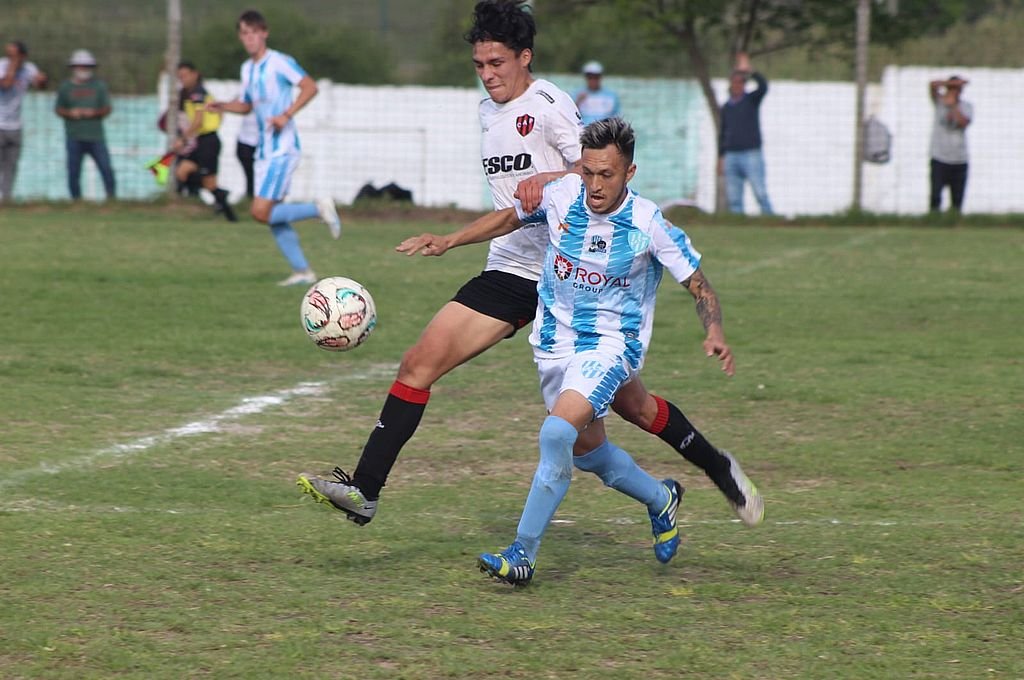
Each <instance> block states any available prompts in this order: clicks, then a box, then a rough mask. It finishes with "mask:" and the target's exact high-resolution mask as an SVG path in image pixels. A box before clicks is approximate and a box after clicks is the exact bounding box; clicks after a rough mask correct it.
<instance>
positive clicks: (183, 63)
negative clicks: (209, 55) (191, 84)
mask: <svg viewBox="0 0 1024 680" xmlns="http://www.w3.org/2000/svg"><path fill="white" fill-rule="evenodd" d="M178 68H187V69H188V70H189V71H198V70H199V69H197V68H196V65H195V64H193V63H192V62H191V61H188V60H187V59H186V60H184V61H179V62H178Z"/></svg>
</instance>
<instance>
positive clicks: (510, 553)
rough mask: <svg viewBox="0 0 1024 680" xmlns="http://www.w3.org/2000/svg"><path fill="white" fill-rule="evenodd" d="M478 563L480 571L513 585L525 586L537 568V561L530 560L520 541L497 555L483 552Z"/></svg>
mask: <svg viewBox="0 0 1024 680" xmlns="http://www.w3.org/2000/svg"><path fill="white" fill-rule="evenodd" d="M476 563H477V566H479V567H480V571H482V572H484V573H486V574H488V575H490V576H491V577H493V578H496V579H498V580H499V581H501V582H503V583H508V584H511V585H513V586H525V585H526V584H527V583H529V582H530V580H531V579H532V578H533V571H534V569H536V568H537V563H536V562H531V561H530V558H529V557H527V556H526V550H524V549H523V545H522V544H521V543H520V542H519V541H514V542H513V543H512V545H510V546H509V547H507V548H505V549H504V550H502V551H501V552H500V553H498V554H497V555H495V554H492V553H483V554H482V555H480V557H478V558H476Z"/></svg>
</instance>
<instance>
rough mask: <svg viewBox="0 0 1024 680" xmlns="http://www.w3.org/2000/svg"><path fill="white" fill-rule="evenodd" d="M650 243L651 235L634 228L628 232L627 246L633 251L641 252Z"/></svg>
mask: <svg viewBox="0 0 1024 680" xmlns="http://www.w3.org/2000/svg"><path fill="white" fill-rule="evenodd" d="M650 245H651V237H650V236H648V235H647V234H645V233H644V232H642V231H640V230H639V229H634V230H632V231H630V232H629V248H630V250H632V251H633V252H634V253H642V252H644V251H645V250H647V249H648V248H649V247H650Z"/></svg>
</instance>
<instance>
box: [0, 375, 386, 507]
mask: <svg viewBox="0 0 1024 680" xmlns="http://www.w3.org/2000/svg"><path fill="white" fill-rule="evenodd" d="M396 368H397V366H392V365H387V366H374V367H371V368H370V369H369V370H366V371H360V372H357V373H350V374H347V375H345V376H343V377H342V378H340V379H341V380H372V379H376V378H383V377H386V376H388V375H392V374H393V373H394V371H395V369H396ZM332 382H336V381H332ZM327 391H328V383H327V382H302V383H299V384H298V385H296V386H295V387H291V388H288V389H284V390H278V391H277V392H272V393H270V394H262V395H257V396H254V397H245V398H243V399H242V401H241V402H239V404H238V405H237V406H233V407H231V408H229V409H227V410H226V411H221V412H220V413H217V414H214V415H211V416H206V417H204V418H201V419H199V420H194V421H192V422H189V423H185V424H184V425H179V426H178V427H172V428H168V429H166V430H164V431H163V432H161V433H159V434H154V435H148V436H146V437H140V438H138V439H133V440H132V441H129V442H124V443H121V444H114V445H113V446H109V447H107V448H104V449H100V450H98V451H93V452H91V453H87V454H84V455H81V456H75V457H73V458H67V459H64V460H59V461H55V462H42V463H39V464H38V465H36V466H35V467H31V468H27V469H24V470H18V471H15V472H12V473H10V474H8V475H7V476H6V477H4V478H0V489H5V488H8V487H11V486H16V485H18V484H20V483H22V482H24V481H25V480H27V479H31V478H33V477H40V476H42V475H55V474H58V473H60V472H64V471H65V470H70V469H76V470H77V469H81V468H85V467H91V466H93V465H96V464H98V463H100V462H110V461H115V460H125V459H128V458H131V457H133V456H135V455H137V454H140V453H143V452H145V451H148V450H150V449H152V448H155V447H158V446H163V445H165V444H169V443H171V442H173V441H176V440H178V439H182V438H184V437H196V436H199V435H203V434H212V433H216V432H222V431H223V430H224V425H225V424H226V423H232V422H235V421H237V420H240V419H241V418H244V417H245V416H252V415H257V414H259V413H263V412H264V411H266V410H268V409H271V408H276V407H278V406H281V405H283V404H285V403H286V402H288V401H290V400H292V399H294V398H296V397H311V396H319V395H321V394H324V393H326V392H327Z"/></svg>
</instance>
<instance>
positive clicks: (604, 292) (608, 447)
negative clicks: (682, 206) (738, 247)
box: [398, 118, 763, 585]
mask: <svg viewBox="0 0 1024 680" xmlns="http://www.w3.org/2000/svg"><path fill="white" fill-rule="evenodd" d="M580 141H581V144H582V147H583V157H582V161H581V174H580V175H575V174H569V175H566V176H564V177H562V178H561V179H558V180H556V181H554V182H551V183H549V184H548V185H547V186H545V188H544V195H543V198H542V201H541V206H540V208H538V209H537V210H536V211H534V212H533V213H531V214H525V213H524V212H523V210H522V207H521V205H520V204H518V203H517V204H516V205H515V206H514V207H512V208H507V209H505V210H500V211H495V212H492V213H489V214H488V215H485V216H484V217H481V218H480V219H478V220H476V221H475V222H473V223H472V224H470V225H468V226H467V227H465V228H463V229H461V230H459V231H457V232H455V233H453V234H449V235H447V236H435V235H433V234H422V235H420V236H417V237H413V238H410V239H406V240H405V241H404V242H403V243H402V244H401V245H399V246H398V251H399V252H404V253H406V254H413V253H416V252H422V253H423V254H425V255H442V254H443V253H444V252H446V251H447V250H449V249H450V248H453V247H456V246H460V245H465V244H469V243H479V242H481V241H485V240H489V239H491V238H495V237H497V236H500V235H503V234H507V233H511V232H512V231H515V230H516V229H518V228H520V227H522V226H524V225H544V228H546V229H547V232H548V237H549V245H548V249H547V254H546V256H545V261H544V266H543V269H542V272H541V279H540V283H539V284H538V292H539V302H538V306H537V316H536V318H535V320H534V324H533V332H532V333H531V335H530V342H531V344H532V345H533V347H534V358H535V361H536V363H537V366H538V370H539V373H540V380H541V392H542V393H543V396H544V401H545V405H546V406H547V408H548V412H549V414H550V415H549V416H548V417H547V418H546V419H545V421H544V424H543V426H542V427H541V430H540V464H539V465H538V467H537V471H536V473H535V475H534V479H533V485H532V486H531V489H530V493H529V495H528V496H527V500H526V505H525V507H524V510H523V514H522V517H521V519H520V523H519V529H518V533H517V536H516V540H515V541H514V542H513V543H512V544H511V545H510V546H509V547H508V548H507V549H505V550H504V551H502V552H501V553H498V554H483V555H481V556H480V559H479V564H480V567H481V569H482V570H484V571H486V572H488V573H489V574H491V575H492V576H494V577H496V578H498V579H500V580H502V581H506V582H509V583H512V584H514V585H523V584H525V583H528V582H529V581H530V580H531V579H532V577H533V571H534V568H535V565H536V557H537V551H538V549H539V546H540V540H541V537H542V536H543V534H544V531H545V529H546V528H547V525H548V523H549V522H550V521H551V518H552V517H553V516H554V513H555V510H556V509H557V507H558V505H559V503H560V502H561V500H562V498H563V497H564V496H565V493H566V491H567V490H568V487H569V481H570V479H571V477H572V467H573V465H574V464H575V466H576V467H578V468H580V469H582V470H586V471H589V472H594V473H595V474H597V475H598V476H599V477H601V479H602V480H603V481H604V482H605V484H606V485H608V486H611V487H613V488H615V489H617V490H619V491H622V492H623V493H625V494H627V495H629V496H631V497H632V498H635V499H636V500H638V501H640V502H642V503H644V504H645V505H646V506H647V508H648V513H649V515H650V518H651V528H652V532H653V534H654V552H655V556H656V557H657V558H658V560H659V561H661V562H667V561H669V560H670V559H671V558H672V556H673V555H674V554H675V551H676V549H677V547H678V544H679V538H678V530H677V529H676V522H675V512H676V508H677V507H678V504H679V498H680V496H681V495H682V487H680V486H679V484H678V483H676V482H675V481H673V480H670V479H668V480H664V481H660V482H659V481H658V480H656V479H654V478H653V477H651V475H649V474H648V473H647V472H645V471H644V470H642V469H641V468H640V467H639V466H638V465H637V464H636V462H635V461H634V460H633V459H632V457H630V456H629V454H627V453H626V452H625V451H623V450H622V449H620V448H619V447H617V446H615V445H614V444H612V443H611V442H609V441H608V439H607V437H606V435H605V428H604V422H603V418H604V416H605V415H606V414H607V411H608V407H609V405H610V404H611V402H612V400H613V399H616V398H618V399H623V398H624V399H627V400H643V399H646V390H645V389H644V388H643V387H642V385H641V384H640V381H639V380H635V378H636V377H637V375H638V373H639V371H640V368H641V367H642V366H643V361H644V355H645V354H646V352H647V347H648V344H649V342H650V338H651V329H652V325H653V317H654V304H655V293H656V291H657V288H658V284H659V283H660V281H661V277H662V273H663V271H664V270H665V269H667V270H668V271H669V273H670V274H671V275H672V277H673V278H675V279H676V280H677V281H679V282H680V283H681V284H682V285H683V286H684V287H686V289H687V290H689V291H690V293H691V294H692V295H693V297H694V299H695V300H696V303H697V314H698V316H699V317H700V319H701V322H702V323H703V325H704V329H705V332H706V337H705V340H704V350H705V352H706V353H707V354H708V356H717V357H718V359H719V360H720V361H721V363H722V368H723V370H725V372H726V373H727V374H729V375H732V373H733V372H734V366H733V355H732V351H731V350H730V348H729V346H728V344H727V343H726V341H725V335H724V332H723V330H722V317H721V309H720V306H719V303H718V297H717V295H716V294H715V292H714V290H713V289H712V288H711V285H710V284H709V283H708V281H707V279H706V278H705V277H704V274H703V273H702V272H701V271H700V269H699V267H700V260H701V256H700V253H698V252H697V251H696V250H695V249H694V248H693V246H692V245H691V244H690V240H689V238H688V237H687V235H686V234H685V233H684V232H683V231H682V230H681V229H679V228H678V227H675V226H673V225H672V224H670V223H669V222H668V221H667V220H666V219H665V218H664V217H663V216H662V214H661V211H660V210H659V209H658V207H657V206H656V205H655V204H654V203H652V202H651V201H649V200H647V199H645V198H643V197H641V196H639V195H637V194H636V193H635V192H633V191H632V190H630V189H629V188H628V186H627V184H628V182H629V180H630V179H632V177H633V175H634V174H635V172H636V165H635V164H634V163H633V151H634V146H635V135H634V133H633V129H632V127H631V126H630V125H629V124H628V123H626V122H625V121H623V120H622V119H621V118H611V119H608V120H604V121H598V122H595V123H591V124H590V125H588V126H587V127H586V128H585V129H584V131H583V134H582V137H581V140H580ZM574 445H576V446H577V448H578V450H580V449H581V450H583V451H585V452H586V453H585V454H584V455H579V456H575V458H574V456H573V447H574ZM749 495H750V496H751V497H755V496H756V497H757V498H758V499H760V496H759V495H757V494H756V491H755V492H754V493H751V494H749ZM751 510H754V508H751ZM758 512H759V514H760V513H763V506H762V508H761V509H759V510H758ZM758 519H759V518H758Z"/></svg>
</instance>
